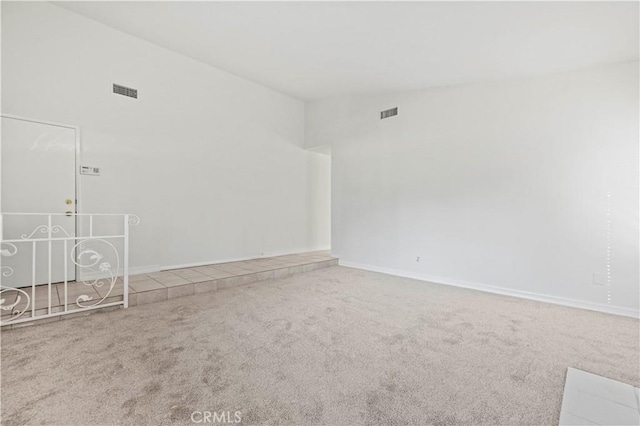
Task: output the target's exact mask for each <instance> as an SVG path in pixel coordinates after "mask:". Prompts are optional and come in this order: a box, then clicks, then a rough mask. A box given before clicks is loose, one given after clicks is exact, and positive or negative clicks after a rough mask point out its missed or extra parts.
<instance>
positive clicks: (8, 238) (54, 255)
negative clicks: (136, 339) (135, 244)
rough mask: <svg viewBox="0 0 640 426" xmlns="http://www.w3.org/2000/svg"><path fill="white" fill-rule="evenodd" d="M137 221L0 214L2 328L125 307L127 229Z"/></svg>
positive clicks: (112, 216)
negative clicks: (114, 307) (100, 309)
mask: <svg viewBox="0 0 640 426" xmlns="http://www.w3.org/2000/svg"><path fill="white" fill-rule="evenodd" d="M96 222H100V224H99V226H97V224H96ZM139 222H140V219H139V218H138V216H136V215H131V214H85V213H60V214H58V213H50V214H49V213H0V314H1V317H0V326H2V325H8V324H17V323H21V322H27V321H34V320H40V319H44V318H50V317H56V316H59V315H66V314H72V313H78V312H83V311H88V310H93V309H99V308H104V307H108V306H118V305H123V307H124V308H127V307H128V298H129V297H128V295H129V294H128V293H129V228H130V227H131V226H136V225H137V224H138V223H139ZM71 230H72V231H73V232H70V231H71ZM120 286H121V287H120ZM120 288H121V290H122V291H119V290H120Z"/></svg>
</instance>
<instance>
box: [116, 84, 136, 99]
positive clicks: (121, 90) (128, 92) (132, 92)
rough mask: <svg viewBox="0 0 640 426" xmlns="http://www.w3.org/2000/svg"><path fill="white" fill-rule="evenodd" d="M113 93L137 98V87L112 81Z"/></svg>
mask: <svg viewBox="0 0 640 426" xmlns="http://www.w3.org/2000/svg"><path fill="white" fill-rule="evenodd" d="M113 93H117V94H118V95H124V96H128V97H130V98H135V99H138V89H132V88H131V87H125V86H120V85H119V84H115V83H113Z"/></svg>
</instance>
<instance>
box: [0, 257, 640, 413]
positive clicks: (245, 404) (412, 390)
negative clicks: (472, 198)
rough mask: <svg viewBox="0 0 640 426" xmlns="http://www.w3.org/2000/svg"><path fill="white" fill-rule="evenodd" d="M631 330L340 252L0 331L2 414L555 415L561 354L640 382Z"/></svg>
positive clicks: (635, 332)
mask: <svg viewBox="0 0 640 426" xmlns="http://www.w3.org/2000/svg"><path fill="white" fill-rule="evenodd" d="M638 340H639V322H638V321H637V320H633V319H629V318H622V317H616V316H611V315H605V314H600V313H595V312H589V311H583V310H578V309H571V308H564V307H560V306H554V305H549V304H544V303H537V302H531V301H526V300H521V299H515V298H509V297H502V296H496V295H491V294H487V293H481V292H475V291H470V290H464V289H458V288H454V287H448V286H443V285H436V284H429V283H424V282H420V281H414V280H410V279H403V278H397V277H392V276H388V275H383V274H377V273H372V272H365V271H359V270H356V269H349V268H344V267H334V268H329V269H324V270H319V271H315V272H311V273H307V274H305V275H299V276H295V277H290V278H286V279H281V280H276V281H271V282H263V283H255V284H252V285H248V286H244V287H237V288H233V289H227V290H221V291H218V292H216V293H209V294H205V295H197V296H192V297H186V298H181V299H173V300H170V301H167V302H162V303H158V304H153V305H146V306H139V307H134V308H131V309H128V310H126V311H115V312H110V313H103V314H96V315H93V316H91V317H87V318H84V319H73V320H67V321H60V322H57V323H52V324H46V325H40V326H36V327H29V328H23V329H16V330H9V331H6V332H3V333H2V386H1V387H2V389H1V390H2V397H1V398H2V400H1V402H2V419H1V420H2V424H3V425H5V426H10V425H21V424H56V425H90V424H100V425H107V424H137V425H157V424H191V414H192V412H194V411H199V412H204V411H210V412H214V411H215V412H217V413H218V414H221V413H223V412H227V411H228V412H230V414H231V416H232V419H231V420H234V419H235V418H234V417H233V415H234V413H235V412H236V411H239V412H240V413H241V419H242V424H278V425H280V424H305V425H307V424H326V425H353V424H389V425H395V424H407V423H412V424H420V425H425V424H434V425H445V424H492V425H493V424H509V425H515V424H528V425H543V424H557V421H558V416H559V412H560V405H561V401H562V391H563V384H564V379H565V373H566V369H567V367H575V368H579V369H581V370H586V371H589V372H592V373H595V374H599V375H602V376H606V377H610V378H612V379H615V380H620V381H623V382H626V383H629V384H632V385H634V386H639V385H640V377H639V376H640V372H639V365H638V357H639V342H638ZM194 418H195V419H196V420H201V418H202V417H201V415H200V414H196V416H195V417H194ZM200 424H204V423H200Z"/></svg>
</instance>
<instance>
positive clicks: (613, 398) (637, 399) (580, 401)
mask: <svg viewBox="0 0 640 426" xmlns="http://www.w3.org/2000/svg"><path fill="white" fill-rule="evenodd" d="M565 425H566V426H568V425H640V389H638V388H636V387H633V386H631V385H628V384H626V383H622V382H618V381H616V380H612V379H608V378H606V377H602V376H598V375H596V374H592V373H587V372H586V371H582V370H578V369H575V368H569V369H568V370H567V379H566V382H565V385H564V395H563V398H562V409H561V411H560V426H565Z"/></svg>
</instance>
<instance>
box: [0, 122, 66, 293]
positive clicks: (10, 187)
mask: <svg viewBox="0 0 640 426" xmlns="http://www.w3.org/2000/svg"><path fill="white" fill-rule="evenodd" d="M0 157H1V161H2V163H1V169H0V170H1V172H2V174H1V182H2V190H1V193H0V194H1V198H0V209H1V211H2V212H3V213H18V212H19V213H66V212H72V213H75V212H76V196H75V192H76V129H74V128H72V127H63V126H58V125H51V124H44V123H40V122H36V121H29V120H26V119H17V118H10V117H4V116H3V117H2V139H1V141H0ZM3 225H4V226H3V238H4V239H23V236H25V237H28V236H29V235H30V234H32V233H33V232H34V231H35V233H34V234H33V236H32V238H43V237H44V238H46V237H47V233H46V232H41V230H42V228H41V225H45V226H47V225H48V223H47V216H30V217H26V216H12V215H4V216H3ZM51 225H52V227H53V228H55V234H52V236H54V237H63V236H66V235H70V236H73V235H75V232H76V229H75V227H76V221H75V217H73V216H65V215H61V216H54V217H53V218H52V223H51ZM65 234H66V235H65ZM35 244H36V253H35V254H36V262H35V265H36V274H35V283H36V284H43V283H48V282H49V279H50V278H49V263H48V253H49V244H48V242H38V243H35ZM73 244H74V241H73V240H71V241H69V242H68V243H67V251H66V253H65V250H64V244H63V242H61V241H54V242H52V243H51V274H50V275H51V282H52V283H55V282H61V281H63V280H64V278H65V274H64V265H65V257H66V264H67V279H68V280H69V281H71V280H74V279H75V265H74V264H73V262H72V261H70V257H69V256H70V252H71V247H73ZM16 247H17V249H18V253H16V254H15V255H13V256H10V257H3V258H2V264H3V265H6V266H9V267H11V268H12V269H13V270H14V273H13V274H12V275H11V276H8V277H3V279H2V285H3V287H24V286H30V285H31V284H32V281H33V272H32V262H33V253H32V250H33V243H32V242H20V243H17V244H16Z"/></svg>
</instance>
